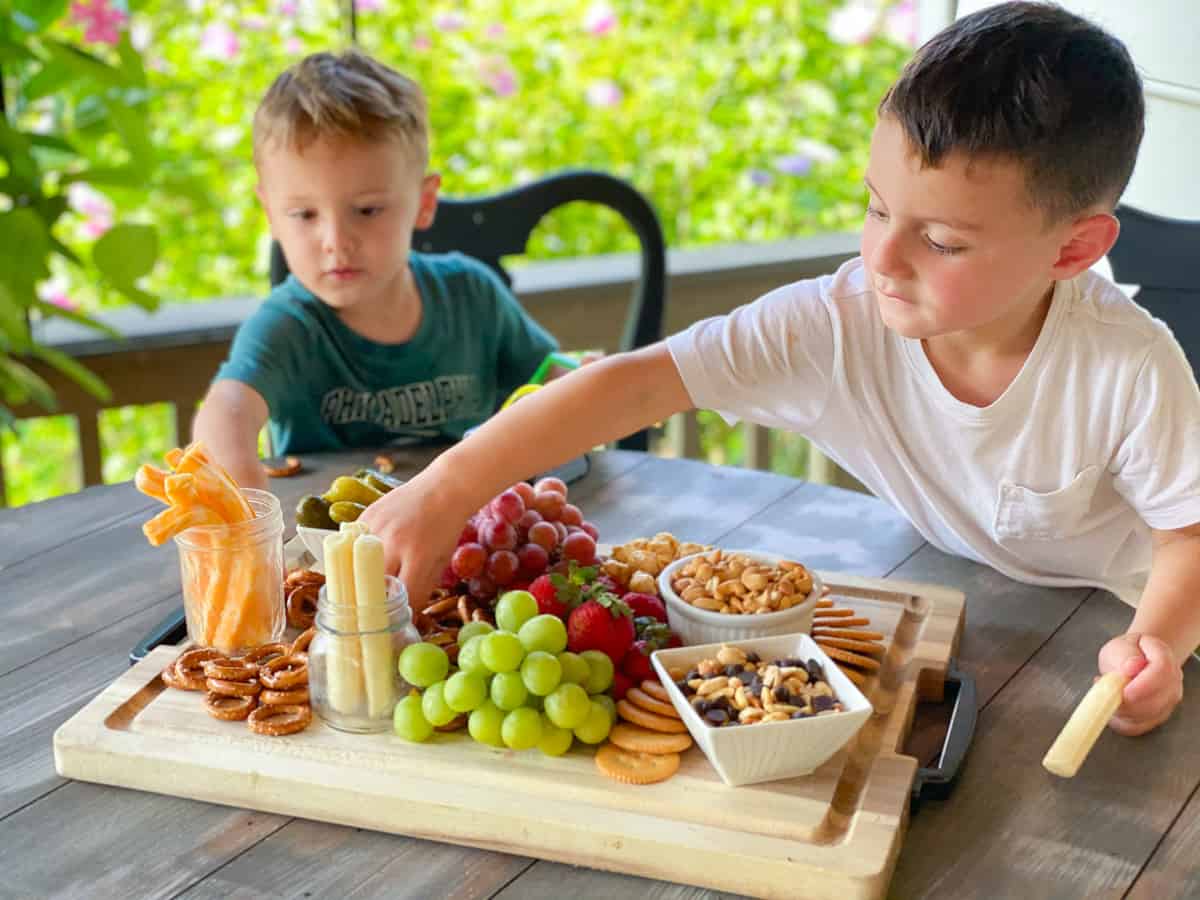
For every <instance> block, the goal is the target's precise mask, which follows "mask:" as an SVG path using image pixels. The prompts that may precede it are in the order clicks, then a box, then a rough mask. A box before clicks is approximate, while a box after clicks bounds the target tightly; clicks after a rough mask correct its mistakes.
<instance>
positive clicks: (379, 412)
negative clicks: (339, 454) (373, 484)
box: [216, 253, 557, 453]
mask: <svg viewBox="0 0 1200 900" xmlns="http://www.w3.org/2000/svg"><path fill="white" fill-rule="evenodd" d="M409 260H410V262H409V265H410V267H411V269H412V273H413V278H414V280H415V281H416V285H417V290H418V291H419V293H420V295H421V303H422V308H423V314H422V317H421V324H420V326H419V327H418V329H417V333H416V334H415V335H413V337H412V339H411V340H410V341H408V342H406V343H403V344H379V343H376V342H375V341H371V340H368V339H367V338H365V337H363V336H362V335H360V334H358V333H357V332H355V331H352V330H351V329H350V328H348V327H347V326H346V325H344V324H343V323H342V321H341V320H340V319H339V318H338V317H337V315H336V314H335V313H334V311H333V310H332V309H330V308H329V307H328V306H326V305H325V304H324V303H322V302H321V301H320V300H318V299H317V297H316V296H315V295H314V294H313V293H312V292H311V291H309V290H308V289H307V288H305V287H304V286H303V285H301V284H300V282H298V281H297V280H296V279H295V277H294V276H291V277H289V278H288V279H287V280H286V281H284V282H283V283H282V284H280V285H279V286H278V287H276V288H275V289H274V290H273V291H272V292H271V294H270V296H269V297H267V299H266V301H265V302H264V303H263V304H262V306H260V307H259V308H258V310H256V311H255V313H254V314H253V315H252V316H251V317H250V318H249V319H247V320H246V321H245V322H243V323H242V325H241V327H240V328H238V331H237V334H236V336H235V337H234V339H233V346H232V347H231V348H230V351H229V358H228V359H227V360H226V361H225V362H224V363H223V364H222V365H221V368H220V369H219V370H218V372H217V376H216V380H218V381H219V380H221V379H225V378H232V379H234V380H235V381H241V382H243V383H245V384H247V385H249V386H250V387H252V388H254V389H255V390H256V391H258V392H259V393H260V394H261V395H262V396H263V399H264V400H266V402H267V407H268V409H269V410H270V429H271V442H272V448H273V450H274V452H276V453H306V452H314V451H318V450H344V449H348V448H352V447H375V446H383V445H385V444H394V443H413V442H417V441H422V440H431V439H437V438H453V439H457V438H460V437H462V434H463V432H464V431H465V430H466V429H468V428H471V427H473V426H475V425H478V424H479V423H480V422H482V421H483V420H484V419H486V418H487V417H488V416H490V415H491V414H492V413H493V412H494V411H495V410H496V408H497V406H499V405H500V403H502V402H503V401H504V399H505V397H507V396H508V394H509V393H510V392H511V391H512V390H513V389H514V388H517V387H519V386H520V385H521V384H523V383H524V382H525V380H526V379H527V378H528V377H529V376H530V375H532V374H533V372H534V370H535V369H536V368H537V366H538V364H539V363H540V362H541V361H542V359H543V358H545V356H546V354H547V353H550V352H551V351H553V350H555V349H556V348H557V345H556V343H555V341H554V338H552V337H551V336H550V335H549V334H548V333H547V332H546V331H545V329H543V328H542V327H541V326H540V325H538V324H537V322H535V321H534V320H533V319H531V318H530V317H529V316H528V315H527V314H526V313H525V311H524V310H523V309H522V308H521V305H520V304H519V303H518V302H517V300H516V298H515V297H514V296H513V295H512V292H511V291H509V289H508V287H507V286H506V285H505V284H504V282H503V281H501V279H500V278H499V276H497V275H496V273H495V272H493V271H492V270H491V269H490V268H488V267H487V266H485V265H484V264H483V263H481V262H479V261H478V260H475V259H472V258H471V257H468V256H464V255H462V254H460V253H450V254H445V255H430V254H422V253H412V254H410V256H409Z"/></svg>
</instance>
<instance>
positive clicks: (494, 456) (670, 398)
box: [362, 343, 692, 606]
mask: <svg viewBox="0 0 1200 900" xmlns="http://www.w3.org/2000/svg"><path fill="white" fill-rule="evenodd" d="M691 408H692V401H691V398H690V397H689V396H688V392H687V389H686V388H685V387H684V385H683V380H682V379H681V378H680V376H679V372H678V370H677V369H676V368H675V363H674V361H673V360H672V358H671V354H670V353H669V352H668V350H667V346H666V344H665V343H658V344H654V345H653V346H650V347H646V348H643V349H641V350H635V351H633V352H630V353H621V354H617V355H615V356H610V357H607V358H605V359H602V360H598V361H596V362H594V363H591V364H589V365H587V366H583V367H582V368H580V369H578V370H576V371H574V372H572V373H571V374H570V375H568V376H566V377H564V378H560V379H557V380H555V381H554V383H552V384H550V385H547V386H546V387H544V388H542V389H541V390H539V391H537V392H535V393H533V394H530V395H529V396H527V397H525V398H524V399H522V400H520V401H518V402H516V403H514V404H513V405H512V406H510V407H509V408H508V409H506V410H504V412H502V413H499V414H498V415H496V416H494V417H493V418H492V419H491V420H489V421H488V422H487V423H486V424H484V425H483V426H482V427H481V428H480V429H479V430H478V431H476V432H474V433H473V434H471V436H470V437H468V438H466V439H465V440H463V441H462V442H461V443H460V444H458V445H456V446H455V447H453V448H451V449H450V450H447V451H446V452H445V453H443V454H442V455H441V456H440V457H438V459H436V460H435V461H434V462H433V463H431V464H430V465H429V467H428V468H426V469H425V470H424V471H423V472H421V474H420V475H418V476H417V477H416V478H414V479H412V480H411V481H409V482H408V483H407V484H405V485H404V486H403V487H400V488H397V489H396V490H393V491H392V492H391V493H389V494H387V495H386V496H385V497H384V498H383V499H382V500H379V501H377V502H376V503H373V504H371V506H369V507H368V508H367V511H366V512H364V513H363V515H362V521H363V522H364V523H365V524H366V525H367V527H368V528H370V529H371V531H372V532H374V533H375V534H377V535H379V537H381V538H382V539H383V542H384V547H385V553H386V560H387V566H388V571H391V572H397V571H398V572H399V574H400V577H401V579H402V580H403V581H404V584H405V586H406V587H407V588H408V593H409V597H410V598H414V600H415V601H416V602H415V605H416V606H421V605H423V603H424V600H425V598H427V597H428V596H429V594H430V591H431V590H432V589H433V587H434V586H435V585H436V583H437V580H438V577H439V576H440V575H441V572H442V570H443V569H444V568H445V566H446V563H447V561H448V560H449V558H450V554H451V553H452V552H453V551H454V546H455V541H456V539H457V538H458V535H459V533H460V532H461V531H462V528H463V525H464V524H465V523H466V520H467V519H468V518H469V517H470V516H471V515H472V514H473V513H474V512H475V511H476V510H478V509H479V508H480V507H481V506H482V505H483V504H485V503H486V502H487V501H488V500H490V499H491V498H492V497H494V496H495V495H496V494H498V493H500V492H501V491H502V490H504V489H505V488H506V487H508V486H510V485H512V484H514V483H515V482H517V481H520V480H521V479H523V478H528V477H529V476H531V475H533V474H535V473H537V472H543V471H545V470H547V469H549V468H552V467H553V466H557V465H560V464H561V463H564V462H566V461H567V460H569V459H571V458H573V457H575V456H578V455H579V454H580V453H583V452H585V451H587V450H590V449H592V448H593V447H595V446H597V445H598V444H604V443H607V442H608V441H613V440H617V439H619V438H622V437H624V436H625V435H627V434H631V433H633V432H635V431H638V430H640V429H642V428H646V427H648V426H650V425H653V424H654V423H655V422H659V421H661V420H663V419H666V418H667V417H669V416H672V415H674V414H675V413H678V412H683V411H684V410H688V409H691ZM417 598H420V599H417Z"/></svg>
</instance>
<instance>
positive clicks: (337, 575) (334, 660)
mask: <svg viewBox="0 0 1200 900" xmlns="http://www.w3.org/2000/svg"><path fill="white" fill-rule="evenodd" d="M324 547H325V592H326V598H327V600H328V602H329V604H330V614H329V624H330V626H331V628H332V629H333V630H334V631H336V632H339V633H338V634H333V635H330V640H329V652H328V653H327V654H326V660H325V664H326V670H327V671H326V678H327V681H328V686H329V705H330V706H332V707H333V708H334V709H335V710H336V711H337V712H340V713H342V714H343V715H347V716H348V715H353V714H355V713H356V712H358V710H359V709H360V708H361V706H362V703H363V679H362V666H361V653H360V648H359V641H358V637H357V636H356V635H355V634H354V632H356V631H357V630H358V623H357V618H358V617H357V616H356V615H355V612H354V606H355V595H354V555H353V548H354V537H353V535H351V534H347V533H345V532H338V533H337V534H330V535H327V536H326V537H325V544H324ZM347 635H349V636H347Z"/></svg>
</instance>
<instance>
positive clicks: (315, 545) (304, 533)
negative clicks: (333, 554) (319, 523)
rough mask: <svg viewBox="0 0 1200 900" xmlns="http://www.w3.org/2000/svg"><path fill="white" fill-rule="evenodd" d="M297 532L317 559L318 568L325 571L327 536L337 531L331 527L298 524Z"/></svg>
mask: <svg viewBox="0 0 1200 900" xmlns="http://www.w3.org/2000/svg"><path fill="white" fill-rule="evenodd" d="M296 534H297V535H298V536H299V537H300V541H301V542H302V543H303V544H304V546H305V547H306V548H307V549H308V552H309V553H311V554H312V557H313V559H315V560H316V561H317V562H316V568H318V569H320V570H321V571H322V572H324V571H325V538H326V537H328V536H329V535H331V534H337V532H336V531H334V530H332V529H330V528H309V527H308V526H307V525H297V526H296Z"/></svg>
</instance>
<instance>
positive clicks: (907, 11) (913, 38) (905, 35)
mask: <svg viewBox="0 0 1200 900" xmlns="http://www.w3.org/2000/svg"><path fill="white" fill-rule="evenodd" d="M883 30H884V32H885V33H886V34H887V36H888V37H889V38H891V39H892V40H893V41H895V42H896V43H897V44H903V45H904V46H906V47H916V46H917V10H916V4H915V3H913V0H900V2H899V3H897V4H896V5H895V6H893V7H892V8H891V9H890V10H888V14H887V19H886V20H885V21H884V24H883Z"/></svg>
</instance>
